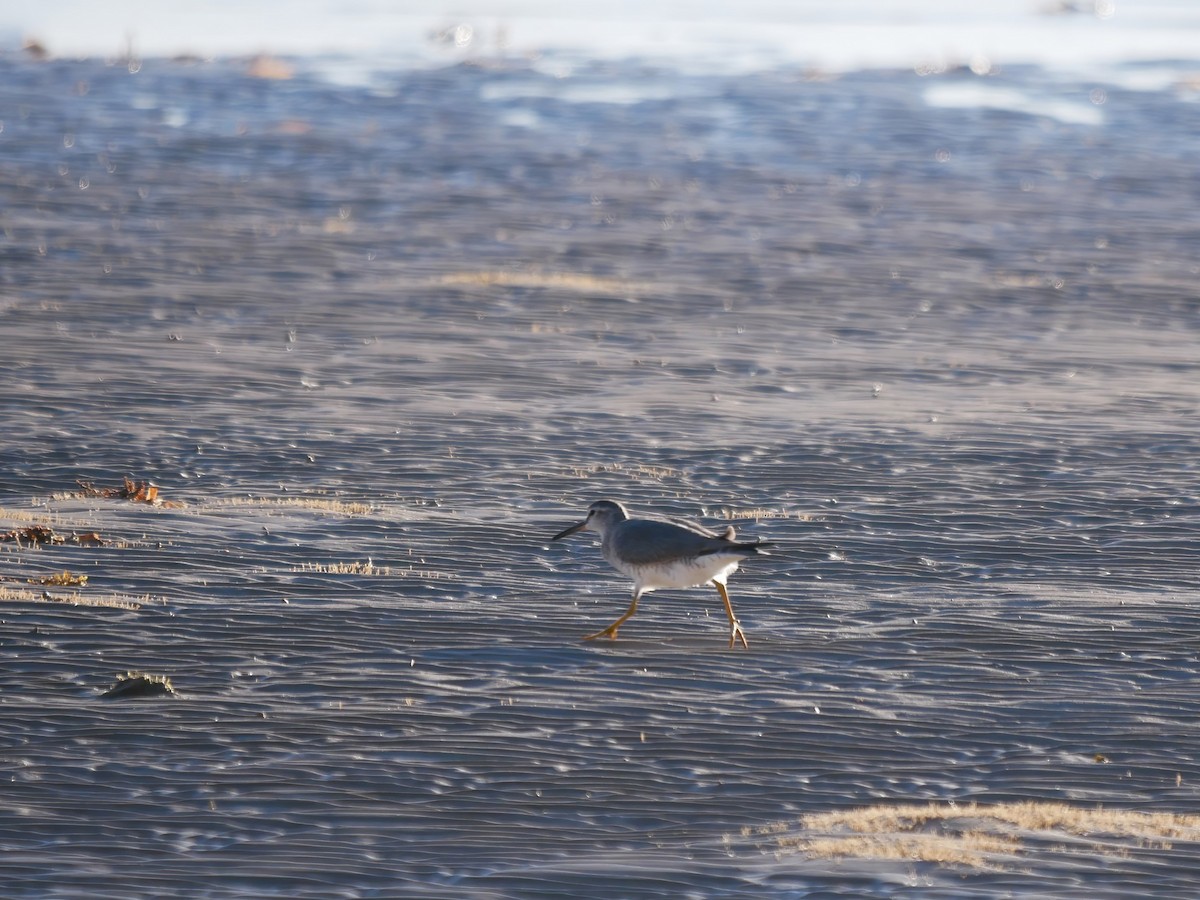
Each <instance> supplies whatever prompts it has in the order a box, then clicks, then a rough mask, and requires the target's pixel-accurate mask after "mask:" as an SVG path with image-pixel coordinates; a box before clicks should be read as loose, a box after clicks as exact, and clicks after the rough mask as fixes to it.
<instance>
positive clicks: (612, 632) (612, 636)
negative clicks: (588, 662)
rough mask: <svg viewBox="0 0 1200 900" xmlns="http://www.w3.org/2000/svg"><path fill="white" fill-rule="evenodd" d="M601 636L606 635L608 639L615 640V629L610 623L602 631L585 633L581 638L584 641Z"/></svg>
mask: <svg viewBox="0 0 1200 900" xmlns="http://www.w3.org/2000/svg"><path fill="white" fill-rule="evenodd" d="M602 637H606V638H608V639H610V640H613V641H615V640H616V639H617V629H616V628H614V627H613V626H612V625H609V626H608V627H607V628H605V629H604V630H603V631H597V632H596V633H595V634H585V635H584V636H583V639H584V640H585V641H594V640H596V638H602Z"/></svg>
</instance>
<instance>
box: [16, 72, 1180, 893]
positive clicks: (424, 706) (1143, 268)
mask: <svg viewBox="0 0 1200 900" xmlns="http://www.w3.org/2000/svg"><path fill="white" fill-rule="evenodd" d="M0 67H2V68H3V69H4V72H5V75H6V76H7V77H6V78H5V79H3V81H2V83H3V84H4V85H5V87H3V88H0V100H2V104H3V105H2V107H0V109H3V112H2V114H0V118H2V119H3V121H4V130H3V131H2V132H0V147H2V148H3V150H4V156H3V161H2V162H0V174H3V176H4V177H3V178H0V210H3V211H2V212H0V220H2V224H3V227H4V240H3V243H0V254H2V256H0V259H2V263H3V264H2V265H0V344H2V349H3V353H2V354H0V373H3V378H4V383H5V385H6V387H7V390H6V391H5V392H4V393H3V396H2V397H0V423H3V425H4V429H3V431H4V433H5V434H7V435H8V437H7V438H6V439H5V440H4V441H3V442H2V443H0V533H6V532H9V531H12V530H18V529H21V528H25V527H28V526H29V525H31V524H35V523H41V524H46V525H48V526H50V527H51V528H52V529H53V530H54V531H55V532H56V533H58V534H59V535H61V536H63V538H64V540H63V541H62V542H61V543H50V544H46V545H42V546H34V547H30V546H28V543H27V542H26V543H19V542H17V541H15V540H12V541H4V542H0V575H2V576H3V579H4V580H3V581H0V591H5V592H7V593H6V594H3V595H0V654H2V656H3V659H4V665H3V666H2V667H0V717H2V718H3V721H4V723H5V728H4V729H3V735H2V736H0V746H2V747H3V759H4V761H5V768H6V775H7V781H8V787H7V790H6V792H5V797H4V800H3V810H4V811H3V814H2V815H0V849H2V850H3V854H4V864H3V865H4V868H5V877H4V880H5V882H6V891H7V892H8V894H9V895H11V896H13V897H27V898H32V897H49V896H53V897H56V898H64V897H83V896H87V897H89V898H96V897H122V898H129V897H132V896H146V897H150V896H163V895H165V894H171V893H180V892H184V893H187V895H188V896H196V897H212V898H218V897H250V896H254V897H266V896H288V897H388V896H428V897H441V896H471V897H532V896H562V895H572V896H618V895H619V896H629V897H651V896H672V897H674V896H687V895H689V894H691V895H703V896H710V897H713V896H730V897H732V896H750V895H754V896H777V897H813V896H830V897H834V896H845V897H863V896H873V897H874V896H879V897H885V896H886V897H922V898H929V897H947V898H950V897H954V898H962V897H981V898H983V897H1002V896H1029V895H1031V892H1037V895H1038V896H1061V897H1072V896H1084V895H1086V896H1089V897H1113V898H1116V897H1128V896H1130V895H1131V894H1133V893H1145V894H1148V895H1149V894H1151V893H1152V894H1153V896H1155V897H1181V898H1182V897H1192V896H1194V895H1195V894H1196V891H1197V874H1196V867H1195V866H1194V864H1193V860H1194V857H1195V843H1194V841H1193V840H1192V839H1191V838H1190V837H1188V836H1187V834H1185V835H1184V837H1182V838H1181V837H1178V836H1176V837H1173V838H1170V839H1168V838H1165V837H1164V838H1163V839H1162V840H1156V839H1150V838H1144V837H1143V838H1137V837H1129V836H1127V835H1125V836H1122V835H1107V836H1106V835H1103V834H1100V835H1097V834H1089V835H1086V836H1081V835H1078V834H1072V833H1070V832H1069V831H1065V830H1063V829H1062V828H1059V827H1057V826H1055V827H1050V828H1047V829H1045V830H1037V829H1033V830H1031V831H1028V832H1021V833H1020V834H1019V835H1018V837H1019V838H1020V839H1021V841H1022V843H1021V845H1020V847H1018V848H1016V849H1013V850H1012V851H1011V852H1006V853H993V854H992V855H988V856H986V858H985V859H984V860H983V861H982V862H979V863H978V864H976V863H975V862H967V863H964V862H962V861H958V862H954V861H950V862H937V861H928V860H915V859H905V858H901V859H887V858H882V857H879V856H878V855H871V854H868V857H869V858H865V859H863V858H836V857H835V858H822V857H820V856H819V855H818V854H816V853H815V851H814V850H813V846H812V844H811V843H805V841H807V840H809V838H811V837H813V835H806V834H805V833H804V829H803V826H802V825H801V824H800V823H801V822H802V819H803V817H805V816H809V815H814V814H818V813H826V812H830V811H844V810H848V809H853V808H855V807H860V806H868V805H876V804H880V805H882V804H892V803H901V804H924V803H927V802H930V801H936V802H939V803H950V802H955V803H959V804H967V803H969V802H977V803H979V804H991V805H994V806H995V805H1001V804H1009V803H1016V802H1020V801H1044V802H1055V803H1067V804H1071V805H1073V806H1078V807H1082V808H1087V809H1090V810H1094V809H1095V808H1097V807H1104V808H1106V809H1117V810H1124V811H1129V812H1131V813H1179V814H1184V813H1190V812H1191V811H1193V810H1195V808H1196V805H1197V785H1200V768H1198V765H1197V762H1196V759H1197V750H1198V748H1200V741H1198V736H1197V732H1196V729H1195V722H1196V721H1197V718H1198V716H1200V700H1198V699H1197V698H1196V696H1195V692H1194V690H1193V689H1192V685H1193V684H1194V682H1195V680H1196V677H1197V675H1198V674H1200V657H1198V656H1197V652H1196V645H1195V640H1194V636H1195V634H1196V630H1197V625H1198V624H1200V622H1198V619H1200V612H1197V609H1196V604H1195V598H1194V594H1195V591H1196V588H1197V587H1198V586H1200V580H1198V579H1197V576H1196V575H1195V563H1194V538H1193V534H1194V530H1195V529H1194V525H1195V523H1196V520H1197V516H1198V515H1200V513H1198V510H1200V503H1198V497H1197V492H1196V483H1195V473H1196V463H1195V460H1196V459H1197V458H1200V452H1198V451H1200V438H1198V437H1197V435H1196V433H1195V429H1194V428H1193V427H1192V425H1191V417H1194V412H1195V408H1196V401H1197V399H1198V398H1197V394H1198V391H1200V388H1198V387H1197V385H1198V384H1200V381H1197V379H1196V378H1195V375H1196V369H1197V361H1196V358H1195V347H1196V338H1197V331H1198V330H1200V306H1198V305H1197V300H1196V296H1195V289H1194V284H1195V275H1196V271H1195V255H1194V252H1192V250H1191V248H1194V247H1195V246H1197V240H1198V238H1200V214H1197V212H1196V210H1197V209H1200V203H1197V199H1198V198H1196V197H1195V196H1194V190H1193V188H1192V187H1191V185H1192V184H1193V178H1192V172H1191V169H1192V165H1191V157H1190V147H1191V143H1192V142H1191V137H1192V135H1193V134H1194V124H1195V116H1196V105H1195V103H1194V102H1189V101H1188V100H1187V99H1186V97H1183V95H1181V94H1178V93H1173V92H1158V93H1146V94H1135V93H1133V92H1127V93H1123V92H1122V91H1121V90H1120V89H1119V88H1117V87H1112V88H1111V89H1110V90H1109V92H1108V102H1107V104H1106V106H1105V110H1104V111H1105V115H1106V117H1107V118H1106V119H1105V123H1104V124H1103V125H1101V126H1095V127H1092V126H1080V125H1070V124H1064V123H1062V122H1058V121H1055V120H1053V119H1048V118H1039V117H1036V116H1023V115H1017V114H1014V113H1011V112H1001V111H994V110H992V111H988V110H954V109H940V108H935V107H930V106H928V105H926V104H924V103H923V101H922V96H923V93H922V92H923V90H924V85H925V84H926V82H923V81H922V80H921V79H920V78H918V77H917V76H916V75H912V74H907V73H906V74H895V75H889V74H886V73H874V74H869V75H867V74H864V75H857V76H848V77H846V78H843V79H838V80H835V81H832V82H828V83H824V82H820V83H810V82H805V81H803V80H798V79H796V78H794V77H790V76H789V77H784V76H783V75H779V76H771V77H768V76H755V77H747V78H745V79H736V78H734V79H724V80H722V79H704V78H696V79H695V80H694V81H691V82H689V84H688V85H687V86H688V88H689V90H688V91H684V92H681V93H680V96H679V97H678V98H675V99H659V100H656V101H653V102H647V103H641V104H632V105H629V106H615V105H604V104H589V103H578V102H574V101H568V100H562V99H556V98H555V96H554V95H553V93H552V92H551V93H549V94H548V95H546V96H541V97H537V98H535V99H533V100H530V99H529V96H530V94H529V93H528V92H526V93H522V92H521V91H516V90H513V82H519V81H520V80H521V79H526V80H529V79H533V78H536V77H541V76H537V75H535V74H533V73H530V72H512V71H486V70H482V69H476V68H472V67H454V68H450V69H446V70H442V71H436V72H427V73H410V74H408V75H405V76H403V77H402V78H400V79H399V81H398V83H397V85H396V90H395V92H394V93H391V94H388V95H376V94H372V93H371V92H369V91H365V90H359V89H349V88H338V87H334V86H330V85H327V84H323V83H318V82H314V81H309V80H305V79H304V78H298V79H295V80H293V81H290V82H282V83H265V82H261V81H256V80H253V79H247V78H246V77H244V75H243V74H242V73H241V72H240V71H236V70H234V69H232V68H225V67H222V66H221V65H219V64H214V65H211V66H195V67H189V66H179V65H171V64H166V63H156V64H151V63H148V64H147V65H145V66H144V67H143V69H142V71H141V72H140V73H139V74H138V76H137V78H136V79H131V77H130V75H129V73H128V72H125V73H122V72H120V71H117V70H114V69H113V68H111V67H105V66H103V65H101V64H98V63H82V62H81V63H67V62H53V63H49V64H46V65H36V64H32V63H20V62H15V61H14V60H12V59H0ZM635 75H636V73H634V75H626V74H625V73H623V72H621V71H620V70H608V71H604V72H598V73H592V74H590V75H589V74H587V73H583V74H582V75H580V77H581V78H585V79H586V78H589V77H591V78H596V79H602V78H605V77H609V78H624V77H634V76H635ZM946 77H947V78H956V77H958V78H969V77H974V76H970V75H963V74H961V73H960V74H959V75H954V74H951V75H948V76H946ZM1006 77H1008V78H1010V79H1012V80H1013V82H1014V83H1016V84H1018V85H1019V86H1021V87H1023V88H1027V89H1030V90H1036V89H1037V86H1038V83H1039V82H1038V74H1037V72H1036V71H1029V72H1014V73H1010V74H1009V75H1007V76H1006ZM80 84H86V85H87V88H88V89H87V90H86V91H83V90H81V89H80V88H79V87H78V86H79V85H80ZM495 85H501V86H503V87H505V88H506V90H505V91H500V92H499V93H498V94H497V92H495V91H493V92H492V95H493V96H502V97H507V98H508V99H501V100H493V101H491V102H484V101H483V100H481V99H480V98H481V97H482V96H483V95H484V94H485V93H487V91H485V90H484V88H486V87H488V86H495ZM552 87H553V85H550V86H549V87H548V88H547V90H548V91H549V90H550V89H551V88H552ZM1092 87H1093V86H1091V85H1080V91H1081V96H1087V92H1088V90H1090V89H1091V88H1092ZM21 110H24V112H21ZM518 113H530V114H536V117H537V119H538V121H539V122H540V123H541V124H540V125H538V126H537V127H529V126H528V125H520V124H514V122H519V121H522V120H521V117H520V116H518V115H517V114H518ZM514 117H515V118H514ZM524 121H530V120H529V118H528V116H526V117H525V119H524ZM285 126H286V127H285ZM64 135H70V138H71V139H70V141H69V142H64ZM1185 148H1189V149H1188V151H1187V152H1184V149H1185ZM939 150H945V151H947V152H948V153H949V156H948V157H946V158H945V159H942V158H941V157H940V156H939ZM84 181H86V185H85V184H83V182H84ZM127 476H128V477H131V478H133V479H136V480H138V481H140V480H149V481H152V482H153V483H154V484H155V485H157V486H158V488H159V491H160V498H161V499H162V500H166V501H169V503H170V504H172V505H166V504H160V505H151V504H147V503H139V502H131V501H128V500H121V499H115V498H113V499H105V498H98V497H82V496H77V493H78V491H79V487H78V485H77V482H78V481H80V480H83V481H87V482H91V483H93V484H95V485H102V486H103V485H119V484H120V483H121V481H122V479H123V478H125V477H127ZM600 497H614V498H617V499H621V500H623V501H625V502H628V503H629V504H630V505H632V506H633V507H635V508H637V509H643V510H647V511H653V512H656V513H660V514H667V515H679V516H686V517H692V518H700V517H707V520H708V521H709V522H710V524H711V523H713V522H714V521H721V520H725V519H731V520H734V521H736V524H737V526H738V530H739V533H744V534H746V535H758V536H761V537H763V538H769V539H771V540H774V541H777V542H778V544H779V547H778V550H777V552H776V553H775V554H774V555H772V556H771V557H769V558H764V559H756V560H754V561H753V564H752V565H748V566H747V567H746V568H745V570H744V571H742V572H741V573H739V574H737V575H736V576H735V577H734V578H733V579H732V580H731V582H730V590H731V594H732V597H733V600H734V604H735V606H736V607H737V609H738V612H739V615H740V616H741V618H742V621H743V624H744V625H745V627H746V630H747V634H748V636H749V638H750V642H751V646H750V649H749V651H748V652H743V653H735V652H729V651H727V650H725V649H724V646H725V632H724V624H723V616H724V613H723V612H722V610H721V608H720V606H719V601H718V600H717V598H716V595H715V593H713V592H711V591H693V592H662V593H658V594H654V595H652V596H651V597H650V598H648V600H647V601H646V602H645V604H644V607H643V609H642V610H641V611H639V613H638V616H637V617H636V619H634V620H632V621H631V622H630V623H629V625H628V626H627V627H626V628H624V629H622V632H621V640H620V641H618V642H616V643H612V644H584V643H581V642H580V641H579V638H580V636H582V635H583V634H585V633H587V632H589V631H592V630H594V629H595V628H596V627H599V626H602V625H604V624H607V622H609V621H611V619H612V618H613V617H614V616H615V615H616V614H618V613H619V612H620V610H621V609H623V608H624V605H625V603H626V602H627V593H626V592H627V585H625V584H624V583H623V582H622V581H621V579H620V578H619V577H617V576H616V575H614V574H613V573H612V572H610V571H609V570H608V569H607V567H606V566H605V564H604V563H603V561H602V560H601V559H600V555H599V552H598V550H597V549H596V548H594V547H592V546H591V545H589V544H588V543H587V542H586V541H580V542H578V543H577V544H575V545H573V546H570V547H563V546H560V545H551V544H550V543H549V540H548V539H549V536H550V535H552V534H554V533H555V532H556V531H558V530H559V529H560V528H562V527H564V526H565V525H567V524H569V523H570V522H571V521H574V520H575V519H576V518H577V516H578V513H579V511H580V510H581V509H582V508H583V507H585V506H586V505H587V503H588V502H590V501H591V500H594V499H597V498H600ZM173 504H178V505H173ZM88 533H95V534H97V535H99V536H101V537H102V538H103V543H99V542H82V543H81V542H79V541H72V540H71V539H70V538H71V536H72V535H80V534H88ZM63 572H66V573H75V574H77V575H78V574H86V575H87V576H88V577H87V582H86V584H83V585H79V586H77V587H71V586H69V585H67V586H53V585H50V586H46V585H43V584H42V583H41V582H40V579H43V578H49V577H51V576H54V575H57V574H60V573H63ZM43 591H46V592H48V593H50V594H51V596H52V598H56V599H52V600H45V599H42V597H41V594H42V592H43ZM72 593H75V594H77V595H78V597H79V598H81V600H83V601H84V602H78V603H72V602H69V600H70V595H71V594H72ZM709 594H711V595H712V596H709ZM104 601H110V602H104ZM129 670H137V671H145V672H151V673H160V674H163V675H167V676H169V677H170V678H171V680H172V683H173V684H174V686H175V687H176V688H177V689H178V691H179V693H180V697H178V698H166V697H164V698H159V699H154V700H149V699H148V700H139V701H127V702H118V701H105V700H101V699H100V694H101V693H102V692H103V691H104V690H105V689H107V688H108V687H109V686H110V685H111V684H112V683H113V679H114V678H115V677H116V676H117V675H118V674H120V673H124V672H126V671H129ZM780 823H783V824H782V825H780ZM772 829H774V830H772ZM780 835H782V836H783V837H785V838H789V839H790V842H789V841H782V842H781V840H780ZM1168 845H1169V846H1168ZM805 848H807V849H805ZM1151 885H1153V887H1151Z"/></svg>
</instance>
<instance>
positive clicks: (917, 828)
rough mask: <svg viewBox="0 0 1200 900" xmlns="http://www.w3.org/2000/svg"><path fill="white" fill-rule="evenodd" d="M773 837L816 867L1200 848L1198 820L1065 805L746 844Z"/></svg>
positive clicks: (886, 818) (860, 813)
mask: <svg viewBox="0 0 1200 900" xmlns="http://www.w3.org/2000/svg"><path fill="white" fill-rule="evenodd" d="M752 834H774V835H775V836H776V838H775V839H776V848H777V852H780V853H801V854H803V855H805V856H808V857H810V858H813V859H851V858H852V859H875V860H885V859H896V860H908V861H912V862H930V863H939V864H945V865H956V866H963V867H967V868H992V867H995V866H997V865H999V864H1000V863H1001V862H1002V859H1001V858H1002V857H1013V856H1016V857H1022V856H1028V855H1029V854H1031V853H1033V852H1035V851H1036V850H1038V849H1039V848H1041V849H1045V848H1048V847H1053V848H1056V849H1057V850H1058V851H1059V852H1067V847H1068V844H1069V845H1070V848H1071V849H1070V852H1073V853H1079V852H1083V853H1093V854H1099V855H1104V856H1128V855H1131V854H1132V853H1134V852H1136V851H1137V850H1139V849H1159V850H1170V849H1172V847H1173V844H1174V842H1177V841H1178V842H1187V843H1196V842H1200V815H1182V814H1178V813H1156V812H1142V811H1140V810H1127V809H1105V808H1103V807H1082V806H1072V805H1070V804H1067V803H1055V802H1046V801H1022V802H1013V803H997V804H982V803H964V804H957V803H927V804H923V805H903V804H881V805H878V806H867V807H861V808H857V809H851V810H845V811H838V812H826V813H814V814H812V815H808V816H805V817H804V818H803V819H801V820H800V822H799V829H798V830H797V828H796V826H795V825H794V824H789V823H786V822H780V823H776V824H775V825H772V826H768V827H766V828H763V829H759V830H758V831H754V830H752V829H746V830H744V831H743V836H750V835H752Z"/></svg>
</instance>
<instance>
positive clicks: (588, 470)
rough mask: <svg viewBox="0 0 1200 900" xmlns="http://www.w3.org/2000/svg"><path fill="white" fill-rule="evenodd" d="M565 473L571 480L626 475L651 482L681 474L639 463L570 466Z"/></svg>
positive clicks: (672, 470)
mask: <svg viewBox="0 0 1200 900" xmlns="http://www.w3.org/2000/svg"><path fill="white" fill-rule="evenodd" d="M567 471H568V472H569V473H570V475H571V477H573V478H590V477H591V476H592V475H605V474H618V475H628V476H630V477H632V478H648V479H651V480H653V481H661V480H662V479H664V478H678V477H679V476H680V475H681V474H683V473H681V472H680V471H679V470H678V469H672V468H669V467H667V466H647V465H642V464H641V463H635V464H633V465H627V464H625V463H594V464H593V465H590V466H571V467H570V469H568V470H567Z"/></svg>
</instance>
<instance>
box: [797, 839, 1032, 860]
mask: <svg viewBox="0 0 1200 900" xmlns="http://www.w3.org/2000/svg"><path fill="white" fill-rule="evenodd" d="M790 846H791V847H792V849H796V850H799V851H801V852H803V853H804V854H805V855H806V856H811V857H813V858H814V859H837V858H845V857H850V858H854V859H905V860H912V861H913V862H933V863H943V864H946V865H959V866H971V867H974V868H981V867H984V866H986V865H988V859H987V857H988V856H989V855H992V856H995V855H1011V854H1013V853H1016V852H1017V851H1018V850H1019V849H1020V847H1021V842H1020V841H1019V840H1018V839H1017V838H1014V837H1007V836H1004V835H998V834H988V833H986V832H983V831H966V832H963V833H962V834H952V835H944V834H898V835H855V836H853V837H827V838H804V839H800V840H798V841H797V842H796V844H794V845H790Z"/></svg>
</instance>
